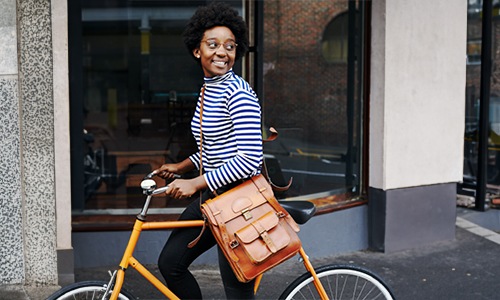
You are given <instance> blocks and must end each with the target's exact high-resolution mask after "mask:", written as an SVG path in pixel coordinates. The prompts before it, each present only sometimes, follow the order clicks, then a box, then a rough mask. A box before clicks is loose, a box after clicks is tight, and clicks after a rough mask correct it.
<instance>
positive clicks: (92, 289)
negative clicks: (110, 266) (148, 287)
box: [47, 281, 135, 300]
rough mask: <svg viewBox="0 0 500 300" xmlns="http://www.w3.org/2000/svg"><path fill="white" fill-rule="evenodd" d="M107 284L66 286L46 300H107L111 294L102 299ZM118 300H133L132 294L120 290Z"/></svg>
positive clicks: (101, 282) (84, 283) (87, 282)
mask: <svg viewBox="0 0 500 300" xmlns="http://www.w3.org/2000/svg"><path fill="white" fill-rule="evenodd" d="M107 286H108V283H107V282H104V281H82V282H76V283H73V284H71V285H68V286H66V287H64V288H62V289H60V290H59V291H57V292H55V293H54V294H52V295H50V296H49V298H47V300H65V299H68V300H69V299H71V300H76V299H77V300H87V299H109V296H110V295H111V294H108V295H106V297H104V296H105V295H104V293H105V292H106V288H107ZM118 299H119V300H133V299H135V298H134V296H132V294H130V293H129V292H127V291H125V290H124V289H122V290H121V291H120V294H119V295H118Z"/></svg>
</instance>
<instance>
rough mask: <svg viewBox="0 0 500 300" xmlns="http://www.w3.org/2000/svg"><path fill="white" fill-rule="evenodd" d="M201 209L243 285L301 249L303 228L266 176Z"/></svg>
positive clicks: (259, 177)
mask: <svg viewBox="0 0 500 300" xmlns="http://www.w3.org/2000/svg"><path fill="white" fill-rule="evenodd" d="M201 209H202V212H203V214H204V215H205V216H206V217H207V220H208V224H209V227H210V229H211V230H212V232H213V234H214V236H215V238H216V240H217V242H218V244H219V246H220V248H221V249H222V250H223V252H224V254H225V256H226V258H227V260H228V261H229V263H230V265H231V266H232V268H233V270H234V273H235V274H236V276H237V278H238V280H240V281H241V282H248V281H250V280H252V279H254V278H255V277H257V276H258V275H259V274H261V273H263V272H265V271H267V270H268V269H270V268H272V267H274V266H276V265H278V264H280V263H281V262H283V261H285V260H286V259H288V258H290V257H292V256H294V255H295V254H296V253H297V252H298V251H299V249H300V246H301V243H300V239H299V237H298V235H297V232H298V231H299V226H298V225H297V224H296V223H295V221H293V219H292V217H291V216H290V215H289V214H288V212H287V211H286V210H285V209H283V208H282V207H281V205H280V204H279V203H278V201H277V200H276V198H275V197H274V194H273V191H272V188H271V186H270V185H269V183H268V182H267V180H266V179H265V178H264V176H262V175H258V176H255V177H253V178H251V180H248V181H246V182H244V183H242V184H240V185H238V186H237V187H235V188H233V189H231V190H229V191H227V192H225V193H224V194H222V195H220V196H217V197H215V198H213V199H210V200H207V201H206V202H205V203H203V204H202V206H201Z"/></svg>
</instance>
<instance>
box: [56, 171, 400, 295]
mask: <svg viewBox="0 0 500 300" xmlns="http://www.w3.org/2000/svg"><path fill="white" fill-rule="evenodd" d="M153 176H154V175H153V173H150V174H148V175H147V176H146V177H145V178H144V180H143V181H142V182H141V188H142V189H143V193H144V194H145V195H146V200H145V202H144V206H143V207H142V210H141V212H140V213H139V214H138V215H137V217H136V220H135V223H134V227H133V230H132V233H131V235H130V239H129V242H128V245H127V247H126V249H125V251H124V254H123V257H122V259H121V262H120V264H119V268H118V269H117V270H115V271H114V272H113V273H112V274H111V278H110V280H109V282H104V281H83V282H76V283H74V284H71V285H69V286H66V287H64V288H62V289H60V290H59V291H57V292H55V293H54V294H52V295H51V296H49V298H48V299H47V300H62V299H103V300H104V299H111V300H116V299H120V300H128V299H135V298H134V296H133V295H132V294H130V293H129V292H128V291H126V290H125V289H122V286H123V283H124V280H125V271H126V270H127V269H128V267H132V268H134V269H135V270H136V271H137V272H138V273H139V274H140V275H142V276H143V277H144V278H145V279H147V280H148V281H149V282H150V283H151V284H152V285H153V286H155V287H156V288H157V289H158V290H159V291H160V292H161V293H162V294H163V295H165V296H166V297H167V298H168V299H179V298H178V297H177V296H176V295H175V294H174V293H173V292H172V291H170V289H168V287H167V286H165V285H164V284H163V282H161V281H160V280H159V279H158V278H157V277H156V276H154V275H153V274H152V273H151V272H150V271H149V270H147V269H146V268H145V267H144V266H143V265H142V264H141V263H140V262H139V261H138V260H137V259H135V258H134V257H133V252H134V249H135V247H136V245H137V242H138V239H139V236H140V234H141V232H142V230H152V229H173V228H184V227H201V226H203V223H204V221H203V220H188V221H164V222H147V221H146V217H147V211H148V208H149V204H150V203H151V200H152V198H153V196H154V195H158V194H162V193H164V192H165V190H166V189H167V187H168V185H167V186H164V187H160V188H157V186H156V182H155V181H154V180H153V179H152V177H153ZM280 204H281V205H282V206H283V208H284V209H286V210H287V211H288V212H289V213H290V215H292V217H293V218H294V219H295V220H296V222H297V223H298V224H304V223H306V222H307V221H308V220H309V219H310V218H311V217H312V216H313V215H314V213H315V211H316V209H315V206H314V204H313V203H311V202H309V201H280ZM299 255H300V259H301V261H302V262H303V264H304V267H305V269H306V270H307V272H305V273H304V274H302V275H301V276H299V277H298V278H297V279H295V280H294V281H293V282H292V283H291V284H290V285H289V286H288V287H287V288H286V289H285V290H284V291H283V293H282V294H281V296H280V299H323V300H324V299H338V300H340V299H387V300H392V299H394V296H393V293H392V291H391V289H390V288H389V286H388V285H387V284H386V283H385V282H384V281H383V280H382V279H381V278H380V277H379V276H377V275H376V274H374V273H373V272H371V271H370V270H367V269H365V268H361V267H358V266H354V265H335V264H329V265H324V266H321V267H319V268H316V269H315V268H314V267H313V266H312V264H311V262H310V260H309V258H308V256H307V254H306V253H305V251H304V249H303V248H301V249H300V251H299ZM261 279H262V274H261V275H259V276H258V277H257V279H256V281H255V288H254V292H255V293H256V292H257V290H258V288H259V285H260V282H261Z"/></svg>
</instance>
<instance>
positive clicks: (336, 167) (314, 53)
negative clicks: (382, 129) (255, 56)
mask: <svg viewBox="0 0 500 300" xmlns="http://www.w3.org/2000/svg"><path fill="white" fill-rule="evenodd" d="M264 3H265V4H264V93H263V95H261V98H262V100H263V103H264V105H263V110H264V116H265V126H273V127H276V128H277V130H278V132H279V137H278V139H277V140H276V141H274V142H272V143H268V144H266V145H265V150H266V151H265V153H266V154H267V159H266V162H267V165H268V167H270V169H271V175H272V176H274V177H273V180H274V181H275V183H276V184H278V185H284V184H286V182H287V181H288V180H289V179H290V178H292V177H293V184H292V186H291V188H290V189H289V190H288V191H287V192H285V193H282V194H279V197H281V198H291V197H297V196H299V197H300V198H301V199H304V198H306V199H307V198H308V199H318V198H321V199H325V200H327V201H334V200H335V198H334V197H332V196H333V195H339V194H345V193H349V194H351V195H352V196H351V197H353V196H354V197H355V196H356V195H359V192H360V160H359V157H360V153H359V152H360V151H359V149H361V145H360V137H361V135H360V133H361V116H362V115H361V90H360V79H359V78H360V77H359V75H360V73H359V72H360V63H361V62H360V58H361V55H360V53H361V52H360V46H361V43H360V42H359V41H360V36H361V34H360V33H359V29H360V28H361V26H360V25H359V24H356V23H354V28H355V30H356V31H355V30H352V29H351V31H350V32H348V30H347V28H348V18H351V21H353V22H357V21H360V19H361V18H357V20H352V18H354V19H356V15H357V14H358V13H359V8H358V4H357V3H356V2H353V3H355V4H354V5H351V8H350V9H349V1H334V2H330V1H315V0H302V1H291V2H289V3H287V5H280V3H281V2H279V1H265V2H264ZM351 4H352V3H351ZM353 16H354V17H353ZM335 26H338V28H335ZM356 32H357V33H356ZM349 34H352V35H353V36H351V39H350V41H351V43H354V44H353V45H352V46H353V47H352V50H351V51H352V52H351V53H349V54H348V55H350V57H351V59H352V60H351V65H350V64H349V63H348V59H347V57H348V56H347V52H348V51H347V50H348V46H347V44H348V40H349ZM325 43H329V44H330V45H328V47H329V48H330V51H331V52H330V54H329V55H330V56H328V55H327V56H326V57H325V55H324V50H325V48H327V46H325ZM342 53H345V54H342ZM343 55H345V56H344V57H342V56H343ZM332 62H333V63H332Z"/></svg>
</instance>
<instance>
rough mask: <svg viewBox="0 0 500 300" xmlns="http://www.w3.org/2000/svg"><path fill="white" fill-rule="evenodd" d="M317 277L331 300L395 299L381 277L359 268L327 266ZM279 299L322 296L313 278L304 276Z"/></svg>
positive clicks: (316, 297)
mask: <svg viewBox="0 0 500 300" xmlns="http://www.w3.org/2000/svg"><path fill="white" fill-rule="evenodd" d="M316 274H317V275H318V278H319V279H320V281H321V283H322V284H323V287H324V289H325V291H326V294H327V295H328V297H329V298H330V299H331V300H342V299H367V300H368V299H372V300H373V299H378V300H382V299H387V300H393V299H394V297H393V295H392V292H391V290H390V288H389V287H388V286H387V284H386V283H385V282H384V281H383V280H382V279H381V278H380V277H378V276H377V275H375V274H374V273H372V272H371V271H369V270H366V269H363V268H360V267H358V266H351V265H326V266H322V267H320V268H318V269H316ZM280 299H287V300H288V299H320V296H319V294H318V291H317V290H316V287H315V286H314V282H313V278H312V275H311V274H310V273H305V274H303V275H302V276H300V277H299V278H297V279H296V280H295V281H293V282H292V283H291V284H290V285H289V286H288V287H287V288H286V290H285V291H284V292H283V294H281V296H280Z"/></svg>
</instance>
